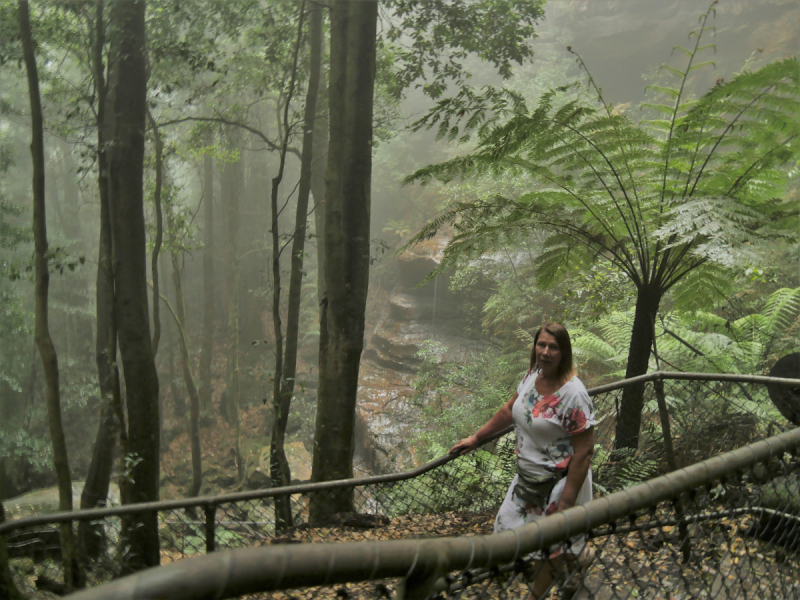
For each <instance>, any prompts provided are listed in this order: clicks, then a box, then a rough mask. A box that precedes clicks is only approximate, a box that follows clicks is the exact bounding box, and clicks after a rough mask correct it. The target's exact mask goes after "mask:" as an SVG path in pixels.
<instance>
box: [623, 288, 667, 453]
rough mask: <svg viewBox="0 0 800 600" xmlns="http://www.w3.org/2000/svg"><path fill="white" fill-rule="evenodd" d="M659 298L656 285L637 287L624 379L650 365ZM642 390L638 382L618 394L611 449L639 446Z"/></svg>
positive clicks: (660, 293) (641, 385)
mask: <svg viewBox="0 0 800 600" xmlns="http://www.w3.org/2000/svg"><path fill="white" fill-rule="evenodd" d="M661 295H662V291H661V288H660V286H658V285H656V284H652V283H651V284H646V285H642V286H640V287H639V290H638V294H637V296H636V312H635V314H634V317H633V331H632V332H631V343H630V346H629V348H628V368H627V370H626V371H625V378H626V379H628V378H630V377H636V376H638V375H644V374H645V373H647V368H648V365H649V364H650V348H652V346H653V335H654V329H653V325H654V323H655V319H656V314H657V313H658V306H659V304H660V303H661ZM644 387H645V384H644V383H638V384H635V385H629V386H628V387H626V388H625V389H624V390H623V391H622V400H621V402H620V412H619V415H618V417H617V429H616V441H615V443H614V447H615V448H617V449H619V448H638V447H639V429H640V427H641V423H642V407H643V405H644Z"/></svg>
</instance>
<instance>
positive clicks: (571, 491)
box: [556, 427, 594, 511]
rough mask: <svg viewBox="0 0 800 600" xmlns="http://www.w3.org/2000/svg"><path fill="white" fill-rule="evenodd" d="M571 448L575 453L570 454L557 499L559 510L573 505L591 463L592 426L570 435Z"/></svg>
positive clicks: (592, 451) (592, 452)
mask: <svg viewBox="0 0 800 600" xmlns="http://www.w3.org/2000/svg"><path fill="white" fill-rule="evenodd" d="M570 441H571V442H572V448H573V450H574V451H575V453H574V454H573V455H572V460H570V461H569V469H568V471H567V481H566V483H565V484H564V492H563V493H562V494H561V500H559V501H558V508H557V509H556V511H559V510H566V509H568V508H571V507H573V506H575V501H576V500H577V498H578V492H579V491H580V490H581V487H582V486H583V482H584V481H585V480H586V475H587V474H588V473H589V466H590V465H591V463H592V455H593V454H594V427H589V429H587V430H585V431H581V432H580V433H576V434H575V435H572V436H570Z"/></svg>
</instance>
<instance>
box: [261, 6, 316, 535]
mask: <svg viewBox="0 0 800 600" xmlns="http://www.w3.org/2000/svg"><path fill="white" fill-rule="evenodd" d="M304 17H305V2H303V3H301V4H300V14H299V16H298V19H297V39H296V41H295V47H294V57H293V63H292V72H291V79H290V82H289V91H288V93H287V94H286V99H285V104H284V110H283V131H284V136H283V140H282V144H281V152H280V166H279V167H278V174H277V175H276V176H275V177H274V178H273V180H272V194H271V202H270V204H271V208H272V227H271V233H272V324H273V329H274V331H275V373H274V374H273V379H272V384H273V385H272V399H273V406H274V411H275V418H274V419H273V421H272V436H271V438H270V477H271V478H272V483H273V485H276V486H286V485H289V484H290V483H291V479H292V474H291V471H290V469H289V461H288V460H287V459H286V453H285V451H284V440H285V438H286V425H287V423H288V421H289V409H290V407H291V402H292V393H293V391H292V390H293V388H294V376H295V371H296V362H297V331H298V327H297V326H298V323H299V315H300V310H299V309H300V295H299V294H300V286H299V284H300V281H299V280H298V281H295V275H297V278H298V279H299V278H302V274H301V271H300V269H301V268H302V264H303V257H302V253H303V244H304V242H305V234H306V218H307V212H308V181H307V180H308V177H306V182H305V191H304V190H303V185H304V183H303V174H302V170H303V167H310V165H311V156H310V152H311V150H310V145H311V144H310V142H311V140H309V150H308V153H309V156H308V157H307V160H306V157H305V156H303V161H302V162H303V165H302V166H301V175H300V192H299V195H298V200H297V215H296V225H295V230H294V237H293V240H292V272H291V276H290V280H291V284H292V285H294V289H293V288H292V287H290V291H289V322H288V325H287V340H286V356H285V357H284V356H283V351H284V347H283V346H284V340H283V327H282V325H281V252H282V250H283V249H282V248H281V247H280V223H279V219H278V217H279V216H280V214H279V212H278V191H279V189H280V184H281V181H282V180H283V172H284V168H285V166H286V153H287V151H288V148H289V136H290V135H291V126H290V123H289V106H290V105H291V102H292V97H293V96H294V88H295V84H296V80H297V57H298V56H299V54H300V43H301V41H302V38H303V21H304ZM317 78H318V76H317ZM307 117H308V112H307V111H306V118H307ZM311 119H312V123H311V124H312V125H313V113H312V117H311ZM304 126H305V127H308V120H307V121H306V123H305V124H304ZM309 134H310V132H306V133H305V134H304V137H303V139H304V141H305V138H306V135H309ZM306 163H308V165H306ZM306 171H308V168H306ZM309 175H310V173H309ZM303 194H305V196H304V198H303V197H302V196H303ZM301 210H302V217H301V213H300V211H301ZM298 240H302V241H300V243H299V245H298ZM298 249H299V252H300V256H299V263H298V261H297V260H296V257H295V252H296V251H298ZM298 264H299V266H298ZM295 269H297V273H295ZM293 294H294V295H295V296H296V298H293V297H292V295H293ZM293 299H294V300H296V303H297V306H296V307H293V306H292V304H291V303H292V300H293ZM292 329H293V336H294V339H293V341H292V340H291V339H290V336H291V335H292V332H290V331H289V330H292ZM290 346H291V349H292V352H291V354H290ZM286 359H288V360H290V361H291V364H290V365H287V364H285V360H286ZM285 367H286V368H290V369H291V372H288V371H285V370H284V368H285ZM291 526H292V506H291V501H290V498H289V497H283V498H276V499H275V529H276V531H278V532H282V531H285V530H286V529H288V528H289V527H291Z"/></svg>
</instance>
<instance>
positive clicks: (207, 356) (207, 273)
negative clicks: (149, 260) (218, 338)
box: [200, 140, 214, 414]
mask: <svg viewBox="0 0 800 600" xmlns="http://www.w3.org/2000/svg"><path fill="white" fill-rule="evenodd" d="M210 141H212V140H209V142H210ZM203 217H204V218H203V237H204V244H203V341H202V344H201V347H200V410H202V411H203V412H204V413H206V414H208V413H210V412H211V355H212V354H213V352H214V160H213V159H212V158H211V155H210V154H209V153H206V154H205V157H204V160H203Z"/></svg>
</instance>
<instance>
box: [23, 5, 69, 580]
mask: <svg viewBox="0 0 800 600" xmlns="http://www.w3.org/2000/svg"><path fill="white" fill-rule="evenodd" d="M19 27H20V37H21V39H22V52H23V57H24V60H25V68H26V71H27V74H28V95H29V97H30V106H31V161H32V164H33V240H34V248H35V250H34V254H35V273H36V275H35V283H34V290H35V296H36V307H35V339H36V346H37V347H38V349H39V354H40V355H41V357H42V367H43V369H44V376H45V383H46V397H47V418H48V422H49V424H50V439H51V441H52V444H53V463H54V466H55V471H56V478H57V479H58V508H59V510H61V511H71V510H72V477H71V475H70V471H69V458H68V456H67V442H66V439H65V437H64V427H63V425H62V423H61V394H60V386H59V373H58V356H57V355H56V349H55V346H54V345H53V340H52V338H51V337H50V326H49V322H48V292H49V286H50V273H49V264H48V246H47V219H46V213H45V179H44V118H43V116H42V101H41V96H40V94H39V72H38V69H37V66H36V56H35V55H34V43H33V35H32V33H31V23H30V13H29V9H28V2H27V1H26V0H19ZM59 532H60V535H61V552H62V556H63V559H64V584H65V586H66V588H67V590H71V589H72V588H73V587H74V586H75V585H76V584H77V585H82V584H83V581H82V579H83V578H82V577H81V569H80V568H79V567H78V564H77V556H76V548H75V539H74V536H73V531H72V524H71V523H67V524H64V525H62V526H60V527H59Z"/></svg>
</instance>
